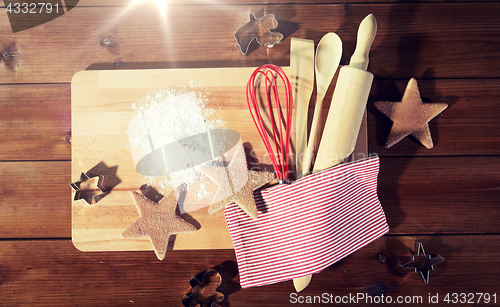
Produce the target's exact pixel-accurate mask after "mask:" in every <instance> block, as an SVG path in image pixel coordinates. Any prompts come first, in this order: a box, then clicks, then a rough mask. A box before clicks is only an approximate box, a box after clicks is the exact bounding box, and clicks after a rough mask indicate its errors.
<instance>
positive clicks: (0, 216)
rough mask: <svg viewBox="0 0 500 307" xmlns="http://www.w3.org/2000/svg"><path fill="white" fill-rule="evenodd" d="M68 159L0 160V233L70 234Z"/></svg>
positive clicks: (20, 235) (12, 235)
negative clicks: (41, 160) (38, 160)
mask: <svg viewBox="0 0 500 307" xmlns="http://www.w3.org/2000/svg"><path fill="white" fill-rule="evenodd" d="M70 170H71V163H70V162H69V161H64V162H56V161H54V162H52V161H43V162H2V163H0V237H1V238H54V237H56V238H57V237H66V238H67V237H70V236H71V209H70V208H71V199H70V197H71V194H70V190H71V188H70V186H69V183H70V180H71V178H70V174H71V173H70Z"/></svg>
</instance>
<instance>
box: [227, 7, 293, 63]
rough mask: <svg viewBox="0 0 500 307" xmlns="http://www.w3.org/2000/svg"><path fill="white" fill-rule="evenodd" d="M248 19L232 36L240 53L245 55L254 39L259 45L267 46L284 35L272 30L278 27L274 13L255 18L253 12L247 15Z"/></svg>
mask: <svg viewBox="0 0 500 307" xmlns="http://www.w3.org/2000/svg"><path fill="white" fill-rule="evenodd" d="M249 19H250V20H249V21H248V22H247V23H246V24H244V25H242V26H241V27H239V28H238V30H236V32H234V38H235V39H236V43H237V44H238V47H240V51H241V53H243V54H244V55H247V53H248V49H249V48H250V44H251V43H252V42H253V41H254V40H256V41H257V43H259V44H260V45H264V46H267V47H269V48H271V47H274V45H276V44H277V43H279V42H281V40H282V39H283V38H284V35H283V34H281V33H279V32H272V31H271V30H275V29H276V28H277V27H278V20H276V18H275V17H274V14H266V15H264V16H262V17H261V18H256V17H255V15H254V14H253V13H251V14H250V15H249Z"/></svg>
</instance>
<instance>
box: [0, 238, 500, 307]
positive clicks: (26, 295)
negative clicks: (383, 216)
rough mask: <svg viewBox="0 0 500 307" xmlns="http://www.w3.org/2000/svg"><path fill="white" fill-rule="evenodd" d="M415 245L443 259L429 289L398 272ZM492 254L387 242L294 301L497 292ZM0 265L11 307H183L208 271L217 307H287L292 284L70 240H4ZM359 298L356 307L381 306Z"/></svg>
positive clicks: (456, 243)
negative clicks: (251, 282) (218, 280)
mask: <svg viewBox="0 0 500 307" xmlns="http://www.w3.org/2000/svg"><path fill="white" fill-rule="evenodd" d="M414 240H420V241H422V242H423V244H424V248H425V251H426V253H427V254H434V255H440V256H443V257H444V258H445V259H446V261H445V262H443V263H440V264H438V265H436V266H435V267H434V269H435V270H434V271H431V272H430V279H429V284H428V285H425V284H424V283H423V281H422V279H421V278H420V276H419V275H418V274H416V273H414V272H413V270H412V269H405V268H401V267H400V265H402V264H404V263H406V262H409V261H410V260H411V255H412V253H413V249H414ZM484 251H489V252H488V253H484ZM498 253H500V237H499V236H498V235H489V236H443V235H436V236H416V237H415V236H413V237H407V236H401V237H400V236H385V237H383V238H381V239H380V240H377V241H375V242H373V243H371V244H369V245H367V246H366V247H364V248H362V249H361V250H359V251H358V252H356V253H354V254H352V255H350V256H348V257H346V258H344V259H342V260H341V261H339V262H337V263H336V264H334V265H332V266H331V267H329V268H327V269H325V270H324V271H322V272H320V273H319V274H315V275H314V278H313V279H312V281H311V284H310V285H309V287H308V288H307V289H306V290H304V291H303V292H301V293H300V295H304V296H306V295H308V296H321V295H322V294H323V293H327V294H328V295H329V294H332V295H333V297H335V296H346V295H347V296H348V295H349V293H350V294H352V295H354V296H356V295H357V294H358V293H359V294H360V295H363V297H364V296H366V295H367V293H371V294H374V293H379V294H381V293H383V294H384V296H386V297H387V296H391V297H392V298H393V299H394V300H396V297H397V296H400V295H401V296H411V297H413V296H417V297H418V296H422V299H423V302H424V304H422V303H420V304H418V303H416V304H410V305H411V306H418V305H425V302H427V299H428V295H429V293H431V294H432V295H434V294H436V293H437V294H439V296H440V297H441V299H443V297H444V296H445V295H446V293H453V292H458V291H464V289H467V292H471V293H476V292H482V293H485V292H489V293H495V292H497V291H498V287H497V285H498V283H499V282H500V277H499V276H500V274H499V273H500V271H499V268H500V263H499V260H498V257H497V256H495V254H498ZM0 259H2V262H1V264H0V286H1V288H2V292H0V298H1V299H2V303H3V304H6V305H11V306H12V305H16V306H28V305H33V304H36V305H37V306H67V305H72V306H88V305H89V304H90V305H93V304H100V305H110V306H111V305H114V306H116V305H126V304H137V305H140V306H159V305H163V306H181V305H180V300H181V298H182V295H183V293H184V291H186V290H188V288H189V279H190V278H191V276H193V275H196V274H199V273H201V272H203V271H204V270H206V269H207V268H209V267H216V268H218V269H219V270H220V271H221V274H222V280H223V282H222V287H221V289H222V290H223V291H224V293H225V296H226V299H225V301H224V302H223V304H222V306H257V305H259V304H262V302H265V305H266V306H288V305H289V304H290V303H291V301H290V299H291V296H290V294H291V293H293V291H294V290H293V285H292V282H291V281H288V282H283V283H279V284H275V285H271V286H266V287H258V288H248V289H241V288H240V287H239V282H238V280H239V276H238V272H237V266H236V259H235V257H234V252H233V251H231V250H225V251H222V250H219V251H217V250H212V251H170V252H167V255H166V258H165V259H164V260H163V261H159V260H157V259H156V258H155V256H154V254H153V253H147V252H133V253H132V252H102V253H95V252H94V253H82V252H79V251H77V250H76V249H75V248H74V247H73V246H72V244H71V242H70V241H69V240H58V241H50V240H45V241H2V242H0ZM379 259H383V260H384V262H381V261H380V260H379ZM477 276H481V278H477ZM450 281H453V282H450ZM476 299H477V298H476ZM365 300H366V298H363V300H362V301H359V305H363V306H365V305H366V306H380V304H375V303H372V304H369V301H368V303H366V301H365ZM497 302H498V297H497ZM318 305H319V304H316V305H315V306H318ZM330 305H333V304H330ZM445 305H446V306H449V304H445V303H444V302H442V301H441V304H438V306H445ZM325 306H329V305H328V304H325Z"/></svg>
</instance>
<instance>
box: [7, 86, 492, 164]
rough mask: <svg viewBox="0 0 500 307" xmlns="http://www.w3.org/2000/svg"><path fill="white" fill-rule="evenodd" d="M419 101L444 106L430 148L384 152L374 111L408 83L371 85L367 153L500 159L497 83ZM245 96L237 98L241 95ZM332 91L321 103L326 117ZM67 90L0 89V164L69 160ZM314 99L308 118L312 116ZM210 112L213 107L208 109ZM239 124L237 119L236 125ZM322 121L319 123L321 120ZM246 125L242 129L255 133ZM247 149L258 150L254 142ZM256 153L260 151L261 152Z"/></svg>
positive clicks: (406, 145) (441, 90)
mask: <svg viewBox="0 0 500 307" xmlns="http://www.w3.org/2000/svg"><path fill="white" fill-rule="evenodd" d="M417 81H418V86H419V89H420V93H421V95H422V97H423V99H424V101H428V102H444V103H447V104H449V107H448V109H447V110H445V112H443V113H442V114H441V115H439V116H438V117H437V118H435V119H434V120H432V121H431V122H430V129H431V135H432V138H433V141H434V143H435V146H434V148H432V149H431V150H428V149H426V148H425V147H423V146H422V145H420V144H419V143H418V142H416V141H415V140H413V139H412V138H411V137H409V138H405V139H403V140H402V141H401V142H400V143H398V144H397V145H395V147H393V148H390V149H386V148H385V147H384V144H385V141H386V138H387V136H388V135H389V130H390V127H391V124H392V123H391V121H390V120H389V119H388V118H387V117H385V116H384V115H383V114H382V113H380V112H379V111H378V110H377V109H375V108H374V107H373V102H375V101H379V100H386V101H400V100H401V97H402V96H403V92H404V89H405V87H406V83H407V82H408V80H393V79H384V80H380V79H379V80H375V81H374V83H373V85H372V89H371V92H370V97H369V101H368V125H369V128H368V133H369V135H368V143H369V152H370V153H376V154H378V155H379V156H443V155H448V156H462V155H497V154H498V153H500V121H498V118H499V117H500V107H499V104H498V101H500V93H499V92H498V88H499V87H500V79H478V80H476V79H472V80H470V79H462V80H460V79H459V80H456V79H421V80H417ZM243 94H244V93H240V95H243ZM331 94H332V89H330V91H329V92H328V95H327V97H326V98H325V101H324V105H323V107H324V112H323V115H325V114H327V110H328V109H327V108H328V107H329V105H330V101H331ZM232 95H238V94H237V93H232V94H231V93H229V96H225V95H223V96H221V97H220V98H221V100H224V101H225V103H224V105H222V106H221V107H224V108H227V109H232V110H241V111H245V112H246V110H247V106H246V101H245V100H243V99H242V100H240V101H238V100H236V99H230V100H229V99H227V98H228V97H231V96H232ZM70 97H71V88H70V86H69V85H65V84H40V85H0V109H1V110H2V112H0V129H1V130H0V131H1V132H2V133H0V142H1V144H3V146H2V147H1V149H0V160H3V161H9V160H16V161H20V160H21V161H25V160H70V159H71V145H70V142H71V124H70V121H71V111H70V105H69V103H70V100H71V98H70ZM314 99H315V94H313V97H312V99H311V105H310V108H311V109H310V110H309V113H312V112H313V109H312V108H313V102H314V101H315V100H314ZM209 106H211V107H214V105H213V104H209ZM238 121H240V119H238ZM323 121H324V119H323ZM252 125H253V123H248V125H245V127H243V128H241V129H254V127H253V126H252ZM249 141H250V142H251V143H254V144H260V140H259V137H258V136H255V137H254V138H252V139H251V140H249ZM260 151H261V150H259V152H260Z"/></svg>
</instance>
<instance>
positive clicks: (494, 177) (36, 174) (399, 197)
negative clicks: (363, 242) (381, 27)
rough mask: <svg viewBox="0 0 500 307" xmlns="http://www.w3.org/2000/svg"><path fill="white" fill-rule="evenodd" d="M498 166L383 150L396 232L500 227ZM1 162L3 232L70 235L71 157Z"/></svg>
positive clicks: (382, 192)
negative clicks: (410, 156) (408, 156)
mask: <svg viewBox="0 0 500 307" xmlns="http://www.w3.org/2000/svg"><path fill="white" fill-rule="evenodd" d="M457 165H460V166H463V167H457ZM499 165H500V159H499V158H498V157H433V158H431V157H420V158H413V159H406V158H397V157H395V158H389V157H388V158H384V157H382V158H381V170H380V175H379V188H378V194H379V198H380V201H381V203H382V207H383V208H384V211H385V213H386V216H387V220H388V223H389V227H390V233H391V234H405V233H410V234H414V233H421V234H433V233H451V234H460V233H471V234H474V233H498V229H500V224H499V223H500V222H499V221H500V216H499V213H498V210H497V209H496V207H497V204H498V199H499V197H500V195H499V190H498V186H500V176H499V174H500V169H499V168H500V167H499ZM0 166H1V168H0V170H1V172H2V176H1V177H0V186H2V187H3V188H2V201H1V202H0V204H1V206H0V213H1V214H0V221H1V222H0V236H1V237H2V238H58V237H69V236H71V223H70V216H71V205H70V202H71V189H70V187H69V183H70V182H71V180H76V179H77V178H70V176H69V173H70V165H69V162H18V163H14V162H8V163H2V164H0ZM47 176H48V177H47ZM27 186H29V187H32V188H30V189H29V190H26V187H27ZM32 191H34V193H35V194H32ZM33 195H37V197H34V196H33ZM108 213H109V212H108ZM195 218H199V217H195Z"/></svg>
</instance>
